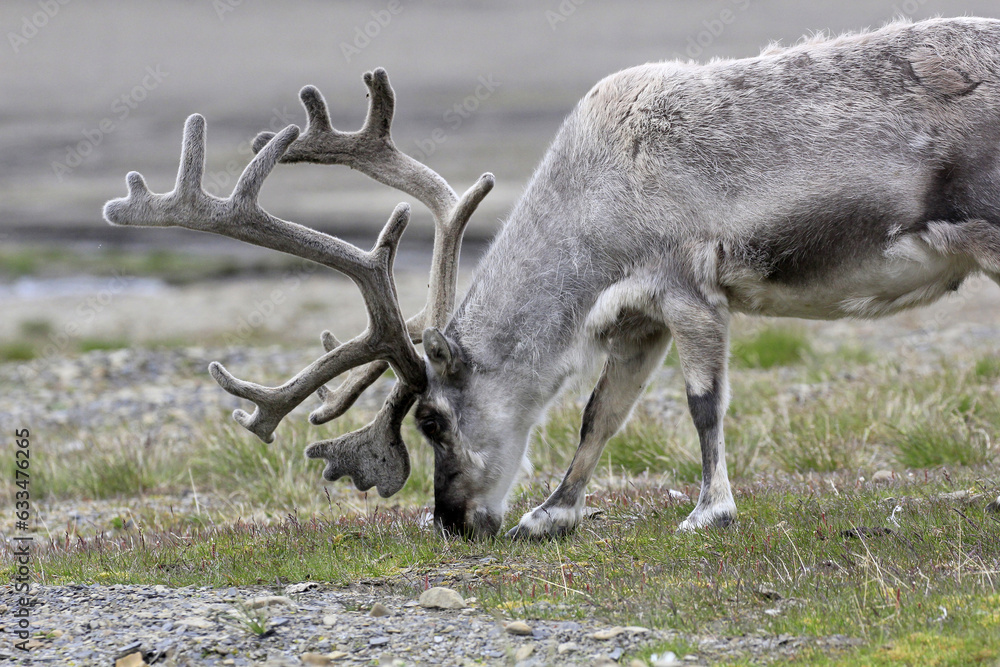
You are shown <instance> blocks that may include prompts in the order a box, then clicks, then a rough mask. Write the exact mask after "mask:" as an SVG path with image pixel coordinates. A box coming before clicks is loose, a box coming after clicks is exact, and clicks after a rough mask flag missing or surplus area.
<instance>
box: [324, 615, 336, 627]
mask: <svg viewBox="0 0 1000 667" xmlns="http://www.w3.org/2000/svg"><path fill="white" fill-rule="evenodd" d="M336 624H337V617H336V616H334V615H333V614H327V615H326V616H324V617H323V625H325V626H327V627H330V626H334V625H336Z"/></svg>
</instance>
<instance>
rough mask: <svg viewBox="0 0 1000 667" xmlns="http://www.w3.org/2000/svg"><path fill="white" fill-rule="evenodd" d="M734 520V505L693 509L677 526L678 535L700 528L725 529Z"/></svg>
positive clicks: (727, 504)
mask: <svg viewBox="0 0 1000 667" xmlns="http://www.w3.org/2000/svg"><path fill="white" fill-rule="evenodd" d="M735 520H736V505H735V504H734V503H726V504H719V505H715V506H707V507H702V506H701V505H699V506H697V507H695V508H694V511H693V512H691V514H689V515H688V518H686V519H684V521H681V524H680V525H679V526H677V532H678V533H690V532H694V531H696V530H699V529H701V528H725V527H727V526H729V525H730V524H732V523H733V521H735Z"/></svg>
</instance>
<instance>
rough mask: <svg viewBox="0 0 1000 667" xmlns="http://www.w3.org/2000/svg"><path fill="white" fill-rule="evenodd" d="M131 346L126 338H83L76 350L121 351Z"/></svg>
mask: <svg viewBox="0 0 1000 667" xmlns="http://www.w3.org/2000/svg"><path fill="white" fill-rule="evenodd" d="M129 346H131V342H130V341H128V340H126V339H124V338H82V339H80V340H79V341H78V342H77V344H76V348H77V349H78V350H79V351H80V352H93V351H94V350H120V349H122V348H125V347H129Z"/></svg>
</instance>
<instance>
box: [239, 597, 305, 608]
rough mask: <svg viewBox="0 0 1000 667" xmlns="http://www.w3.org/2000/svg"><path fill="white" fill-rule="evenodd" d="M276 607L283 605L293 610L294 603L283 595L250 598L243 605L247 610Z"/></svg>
mask: <svg viewBox="0 0 1000 667" xmlns="http://www.w3.org/2000/svg"><path fill="white" fill-rule="evenodd" d="M278 605H285V606H286V607H291V608H293V609H294V608H295V603H294V602H292V600H291V598H287V597H285V596H284V595H261V596H259V597H255V598H250V599H249V600H247V601H246V602H244V603H243V606H245V607H246V608H247V609H260V608H261V607H276V606H278Z"/></svg>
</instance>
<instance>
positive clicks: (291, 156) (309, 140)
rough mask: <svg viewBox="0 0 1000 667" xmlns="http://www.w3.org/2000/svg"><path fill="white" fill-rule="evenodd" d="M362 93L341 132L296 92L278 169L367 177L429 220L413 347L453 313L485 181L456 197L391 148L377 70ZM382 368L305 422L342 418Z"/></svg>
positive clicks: (311, 98)
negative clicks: (296, 118) (359, 122)
mask: <svg viewBox="0 0 1000 667" xmlns="http://www.w3.org/2000/svg"><path fill="white" fill-rule="evenodd" d="M364 82H365V85H366V86H367V87H368V92H369V95H368V99H369V101H368V112H367V115H366V117H365V122H364V125H363V126H362V127H361V129H360V130H358V131H356V132H341V131H339V130H337V129H335V128H334V127H333V126H332V124H331V123H330V114H329V110H328V107H327V104H326V100H324V99H323V95H322V94H321V93H320V92H319V90H317V89H316V88H315V87H314V86H306V87H304V88H303V89H302V90H301V91H300V93H299V97H300V99H301V100H302V106H303V107H304V108H305V110H306V116H307V119H308V123H307V125H306V130H305V132H303V133H302V135H301V136H300V137H299V138H298V139H297V140H296V141H295V142H293V143H292V145H291V146H290V147H289V149H288V151H287V152H286V153H285V155H284V156H283V157H282V161H283V162H313V163H318V164H343V165H347V166H349V167H352V168H354V169H357V170H359V171H361V172H362V173H364V174H366V175H368V176H369V177H371V178H373V179H375V180H377V181H379V182H380V183H383V184H385V185H388V186H390V187H393V188H397V189H399V190H402V191H403V192H406V193H407V194H410V195H412V196H413V197H416V198H417V199H418V200H419V201H420V202H421V203H423V204H424V205H425V206H427V208H428V209H430V211H431V213H432V215H433V217H434V225H435V233H434V250H433V255H432V260H431V279H430V284H429V286H428V288H429V289H428V297H427V302H426V304H425V305H424V307H423V308H422V309H421V310H420V312H419V313H417V314H416V315H414V316H413V317H411V318H409V319H408V320H407V321H406V327H407V330H408V331H409V334H410V339H411V340H412V341H413V342H414V343H419V342H420V340H421V337H422V335H423V331H424V329H425V328H427V327H429V326H435V327H444V326H445V324H446V323H447V320H448V317H449V315H450V313H451V311H452V310H453V308H454V305H455V289H456V281H457V276H458V257H459V252H460V250H461V244H462V234H463V233H464V232H465V227H466V225H467V224H468V222H469V218H470V217H471V216H472V213H473V212H474V211H475V209H476V207H477V206H478V205H479V203H480V202H481V201H482V200H483V198H484V197H485V196H486V195H487V194H488V193H489V191H490V190H491V189H492V188H493V183H494V179H493V175H492V174H490V173H486V174H483V175H482V176H481V177H480V178H479V180H478V181H477V182H476V183H475V184H474V185H473V186H472V187H471V188H470V189H469V190H468V191H467V192H465V194H463V195H462V196H461V197H459V196H458V195H457V194H456V193H455V191H454V190H453V189H452V188H451V186H450V185H448V183H447V181H445V180H444V179H443V178H442V177H441V176H440V175H439V174H438V173H437V172H435V171H434V170H433V169H431V168H430V167H428V166H427V165H425V164H422V163H421V162H419V161H417V160H415V159H413V158H412V157H410V156H409V155H406V154H405V153H403V152H401V151H400V150H398V149H397V148H396V146H395V144H394V143H393V141H392V135H391V130H392V118H393V114H394V111H395V93H394V92H393V90H392V86H391V85H390V84H389V75H388V74H386V71H385V70H384V69H382V68H378V69H376V70H374V71H372V72H367V73H366V74H365V75H364ZM272 137H273V134H272V133H270V132H264V133H261V134H259V135H258V136H257V138H256V139H255V140H254V144H253V146H254V150H260V148H261V147H263V146H264V145H265V143H266V142H267V141H269V140H270V139H271V138H272ZM384 370H385V367H384V365H382V366H378V365H376V366H372V367H365V368H358V369H354V370H352V371H351V373H349V374H348V376H347V378H346V379H345V380H344V381H343V383H342V384H341V385H340V386H339V387H338V388H337V389H336V390H333V391H327V390H325V389H324V391H323V394H322V396H321V399H322V400H323V403H324V405H323V406H322V407H321V408H319V409H317V410H316V411H314V412H313V413H312V415H310V420H311V421H312V422H313V423H315V424H322V423H324V422H327V421H329V420H331V419H334V418H336V417H338V416H340V415H341V414H343V413H344V412H345V411H346V410H347V409H349V408H350V407H351V405H353V403H354V401H355V400H357V398H358V397H359V396H360V395H361V394H362V393H364V391H365V389H367V388H368V387H369V386H370V385H371V384H372V383H373V382H375V380H377V379H378V378H379V377H380V376H381V374H382V372H384Z"/></svg>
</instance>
